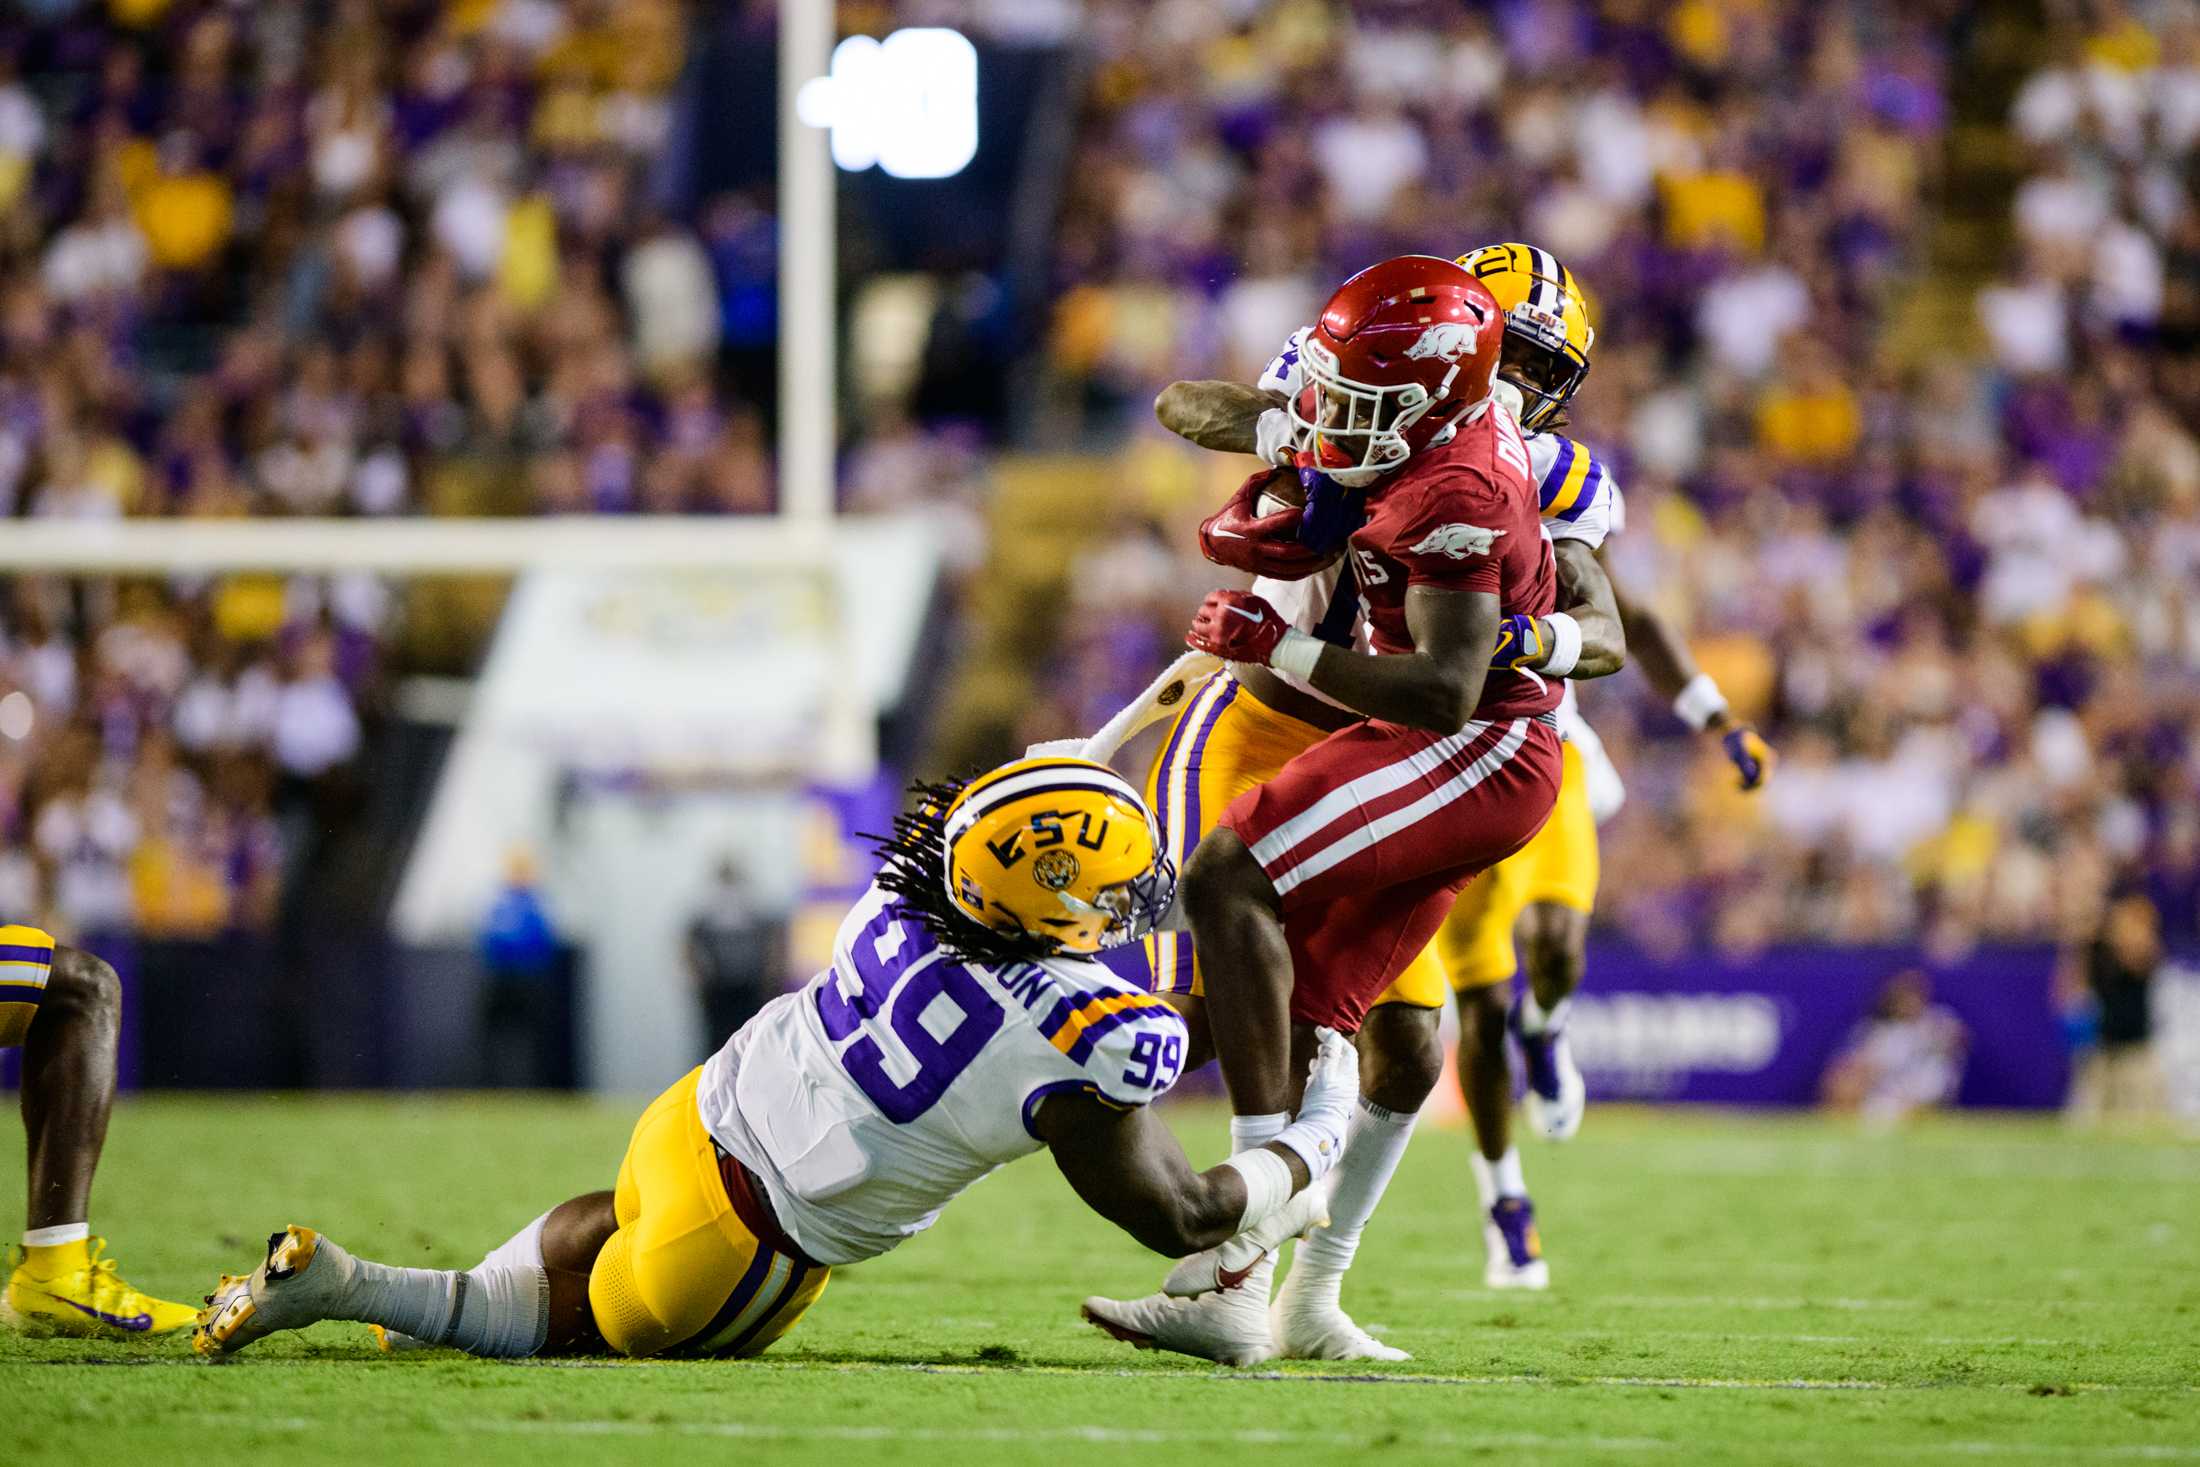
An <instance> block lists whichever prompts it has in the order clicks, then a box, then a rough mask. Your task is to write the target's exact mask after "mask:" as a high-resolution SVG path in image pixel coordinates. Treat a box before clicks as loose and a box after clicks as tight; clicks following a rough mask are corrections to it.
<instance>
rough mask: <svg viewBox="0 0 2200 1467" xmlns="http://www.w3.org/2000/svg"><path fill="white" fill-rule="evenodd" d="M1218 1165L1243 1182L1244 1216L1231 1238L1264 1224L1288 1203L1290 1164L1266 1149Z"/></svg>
mask: <svg viewBox="0 0 2200 1467" xmlns="http://www.w3.org/2000/svg"><path fill="white" fill-rule="evenodd" d="M1294 1149H1295V1148H1294ZM1222 1165H1224V1166H1226V1167H1228V1168H1229V1169H1230V1170H1231V1171H1234V1172H1236V1173H1237V1174H1238V1175H1239V1176H1240V1177H1242V1178H1244V1179H1245V1214H1244V1216H1242V1217H1240V1218H1239V1219H1238V1221H1237V1227H1236V1228H1234V1229H1232V1235H1233V1236H1234V1235H1235V1234H1237V1233H1242V1232H1244V1231H1245V1230H1246V1229H1247V1228H1249V1227H1252V1226H1254V1225H1255V1224H1257V1223H1260V1222H1262V1221H1265V1220H1266V1219H1267V1217H1268V1215H1269V1214H1270V1213H1272V1212H1274V1211H1275V1210H1276V1209H1277V1208H1279V1207H1281V1206H1283V1204H1284V1203H1286V1202H1289V1201H1290V1200H1291V1163H1289V1162H1287V1161H1285V1160H1284V1159H1283V1158H1282V1157H1280V1156H1278V1155H1276V1153H1274V1152H1273V1151H1270V1150H1269V1149H1268V1148H1267V1147H1265V1146H1256V1147H1255V1148H1253V1149H1252V1150H1251V1151H1240V1152H1238V1153H1237V1154H1236V1155H1235V1156H1232V1157H1230V1158H1228V1159H1227V1160H1225V1161H1224V1162H1223V1163H1222Z"/></svg>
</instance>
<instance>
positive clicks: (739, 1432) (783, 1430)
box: [200, 1377, 2200, 1462]
mask: <svg viewBox="0 0 2200 1467" xmlns="http://www.w3.org/2000/svg"><path fill="white" fill-rule="evenodd" d="M1294 1378H1296V1377H1294ZM200 1419H201V1420H203V1421H206V1422H209V1423H218V1424H220V1425H222V1426H224V1427H230V1428H234V1427H235V1426H236V1425H237V1418H236V1416H235V1414H234V1413H229V1412H221V1413H214V1412H206V1413H200ZM251 1424H252V1425H253V1426H256V1427H258V1428H260V1429H263V1430H269V1431H287V1432H320V1433H326V1432H332V1431H338V1430H341V1429H343V1425H342V1423H339V1422H336V1421H321V1420H315V1419H313V1418H310V1417H304V1416H279V1417H266V1418H262V1419H259V1420H256V1421H254V1422H252V1423H251ZM467 1431H482V1432H495V1433H500V1434H504V1435H513V1436H570V1437H655V1436H685V1437H716V1438H723V1439H731V1440H762V1441H840V1442H935V1443H963V1442H971V1443H975V1442H986V1443H992V1444H1010V1445H1015V1444H1028V1445H1038V1444H1041V1443H1050V1442H1052V1443H1079V1442H1082V1443H1094V1444H1105V1445H1128V1446H1170V1445H1178V1444H1190V1443H1201V1442H1206V1443H1217V1442H1220V1443H1229V1444H1231V1445H1234V1446H1322V1447H1346V1448H1355V1447H1366V1446H1367V1445H1369V1441H1368V1437H1367V1434H1366V1433H1364V1432H1343V1431H1321V1432H1310V1431H1276V1430H1264V1429H1261V1428H1258V1427H1247V1428H1230V1429H1217V1430H1205V1431H1202V1430H1198V1429H1196V1428H1195V1429H1185V1430H1172V1429H1167V1428H1160V1427H1120V1426H1053V1427H1012V1426H968V1427H934V1426H835V1425H831V1424H819V1425H799V1426H797V1425H786V1424H780V1423H764V1422H746V1421H669V1422H650V1421H612V1420H595V1419H581V1420H574V1421H511V1420H496V1419H489V1420H478V1419H477V1420H473V1421H468V1422H465V1423H464V1424H463V1425H462V1426H460V1427H459V1428H458V1429H457V1430H456V1431H454V1432H453V1433H452V1434H454V1435H464V1434H465V1433H466V1432H467ZM1396 1443H1405V1444H1410V1445H1413V1446H1422V1447H1453V1448H1477V1447H1478V1448H1482V1449H1485V1450H1488V1449H1504V1448H1527V1449H1531V1450H1532V1449H1536V1448H1554V1447H1558V1448H1572V1449H1574V1450H1577V1451H1605V1452H1649V1451H1670V1450H1673V1449H1674V1448H1676V1447H1680V1448H1688V1449H1690V1450H1693V1448H1692V1446H1691V1444H1689V1443H1686V1442H1677V1441H1666V1440H1661V1439H1659V1438H1656V1437H1597V1436H1549V1435H1544V1434H1540V1433H1533V1432H1505V1433H1501V1434H1499V1433H1481V1432H1474V1433H1458V1432H1448V1431H1433V1432H1427V1433H1419V1432H1415V1433H1410V1434H1403V1435H1399V1436H1397V1437H1395V1438H1394V1444H1396ZM1825 1445H1826V1444H1825V1443H1823V1442H1781V1443H1772V1442H1765V1443H1759V1444H1758V1445H1757V1446H1756V1447H1755V1448H1753V1450H1758V1451H1762V1452H1764V1453H1767V1454H1769V1455H1774V1456H1779V1455H1786V1454H1789V1453H1798V1452H1804V1453H1809V1454H1811V1455H1812V1456H1817V1455H1820V1454H1822V1453H1823V1451H1824V1449H1825ZM1843 1451H1844V1452H1846V1453H1848V1454H1850V1455H1852V1456H1855V1455H1863V1456H1872V1457H1895V1458H1898V1459H1901V1460H1905V1461H1909V1460H1915V1459H1916V1458H1918V1457H1920V1456H1955V1457H2054V1458H2057V1459H2059V1460H2063V1461H2070V1460H2076V1459H2085V1460H2101V1461H2143V1462H2189V1461H2200V1447H2181V1446H2154V1445H2148V1444H2144V1443H2132V1444H2129V1445H2116V1444H2108V1445H2100V1446H2089V1445H2079V1444H2069V1443H2063V1444H2056V1443H2046V1442H2040V1443H2032V1442H1996V1441H1949V1442H1899V1443H1897V1442H1886V1443H1879V1442H1852V1443H1848V1444H1845V1445H1844V1447H1843Z"/></svg>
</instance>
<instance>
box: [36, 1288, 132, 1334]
mask: <svg viewBox="0 0 2200 1467" xmlns="http://www.w3.org/2000/svg"><path fill="white" fill-rule="evenodd" d="M46 1297H47V1298H49V1299H51V1300H53V1301H54V1302H55V1303H56V1304H66V1305H68V1306H69V1307H70V1308H71V1309H74V1310H75V1311H76V1312H77V1313H79V1314H88V1315H90V1316H91V1317H92V1318H94V1319H96V1320H98V1321H99V1322H100V1323H101V1324H111V1325H113V1326H114V1327H115V1328H116V1329H127V1330H149V1329H151V1328H152V1327H153V1316H152V1315H150V1314H109V1313H108V1312H107V1311H106V1310H104V1309H94V1308H93V1307H92V1306H91V1305H89V1304H79V1303H77V1302H76V1300H74V1299H64V1298H62V1297H61V1296H60V1295H59V1294H48V1295H46Z"/></svg>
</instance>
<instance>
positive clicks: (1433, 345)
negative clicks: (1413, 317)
mask: <svg viewBox="0 0 2200 1467" xmlns="http://www.w3.org/2000/svg"><path fill="white" fill-rule="evenodd" d="M1475 329H1476V328H1474V327H1473V326H1470V325H1468V324H1466V323H1465V322H1463V321H1441V322H1438V323H1437V324H1436V325H1434V326H1431V327H1429V328H1428V329H1427V330H1426V331H1423V332H1422V333H1421V336H1420V339H1419V340H1418V341H1416V342H1414V343H1413V345H1411V346H1409V347H1407V348H1406V356H1407V358H1408V359H1409V360H1411V361H1416V362H1418V361H1424V360H1426V359H1428V358H1429V357H1435V358H1436V359H1437V360H1439V361H1445V362H1456V361H1458V360H1459V359H1460V358H1461V357H1471V356H1473V355H1474V333H1475Z"/></svg>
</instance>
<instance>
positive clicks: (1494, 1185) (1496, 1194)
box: [1467, 1146, 1528, 1212]
mask: <svg viewBox="0 0 2200 1467" xmlns="http://www.w3.org/2000/svg"><path fill="white" fill-rule="evenodd" d="M1467 1160H1468V1162H1469V1164H1470V1165H1471V1166H1472V1167H1473V1168H1474V1191H1475V1195H1476V1196H1478V1197H1480V1198H1481V1199H1482V1210H1483V1211H1484V1212H1488V1211H1489V1210H1490V1209H1491V1208H1492V1207H1495V1206H1496V1205H1497V1203H1498V1199H1499V1198H1503V1197H1525V1196H1527V1195H1528V1180H1527V1178H1526V1177H1524V1176H1522V1175H1521V1173H1520V1148H1519V1147H1517V1146H1508V1147H1506V1148H1505V1154H1504V1155H1503V1156H1500V1157H1499V1158H1497V1160H1495V1161H1491V1160H1490V1159H1489V1158H1488V1157H1486V1156H1484V1155H1483V1154H1482V1153H1481V1152H1479V1151H1477V1152H1475V1153H1473V1154H1472V1155H1471V1156H1469V1157H1468V1158H1467Z"/></svg>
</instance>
